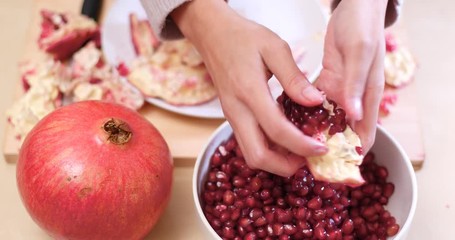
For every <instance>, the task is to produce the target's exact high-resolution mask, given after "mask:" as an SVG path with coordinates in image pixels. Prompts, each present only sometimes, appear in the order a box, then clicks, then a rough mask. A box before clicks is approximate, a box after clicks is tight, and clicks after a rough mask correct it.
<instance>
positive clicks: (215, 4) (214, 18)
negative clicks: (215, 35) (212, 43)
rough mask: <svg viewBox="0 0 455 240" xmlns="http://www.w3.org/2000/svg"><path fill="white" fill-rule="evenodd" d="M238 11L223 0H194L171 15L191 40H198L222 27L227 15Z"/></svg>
mask: <svg viewBox="0 0 455 240" xmlns="http://www.w3.org/2000/svg"><path fill="white" fill-rule="evenodd" d="M235 14H236V13H235V12H234V11H233V10H232V9H231V8H230V7H229V6H228V5H227V4H226V2H224V1H222V0H192V1H188V2H186V3H184V4H182V5H181V6H180V7H178V8H176V9H175V10H174V11H173V12H172V13H171V17H172V19H173V20H174V22H175V23H176V25H177V26H178V27H179V29H180V31H181V32H182V33H183V35H185V37H186V38H188V39H189V40H190V41H192V42H193V43H194V42H198V40H199V39H201V38H202V37H206V35H207V34H208V33H210V32H212V31H213V29H215V28H222V26H223V24H224V23H228V21H226V17H229V16H231V15H235Z"/></svg>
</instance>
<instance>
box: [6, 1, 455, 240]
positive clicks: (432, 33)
mask: <svg viewBox="0 0 455 240" xmlns="http://www.w3.org/2000/svg"><path fill="white" fill-rule="evenodd" d="M50 2H51V3H52V9H55V10H58V9H75V11H77V10H78V9H80V1H62V0H59V1H56V0H53V1H50V0H34V1H33V0H15V1H13V0H3V1H1V2H0V29H1V30H2V32H3V34H2V37H1V38H0V49H1V51H0V53H1V55H0V84H1V86H0V96H1V101H0V112H2V113H4V112H5V110H6V109H7V108H8V107H9V106H11V104H12V101H13V99H14V92H15V87H16V82H17V80H18V69H17V63H18V62H19V61H20V60H23V59H24V56H27V54H30V52H29V51H28V49H30V48H32V47H33V46H31V45H30V41H28V39H27V38H28V37H29V36H30V35H32V34H33V31H35V32H36V31H38V30H37V26H38V25H37V24H36V23H35V24H32V25H30V22H31V21H32V19H36V14H37V13H36V11H33V9H36V8H34V7H36V6H34V5H33V4H37V5H40V4H44V5H45V4H49V3H50ZM406 2H407V3H408V4H407V5H404V8H403V15H402V24H403V25H404V27H406V30H407V33H408V35H409V36H408V38H409V44H410V47H411V49H412V51H413V52H414V53H415V55H416V56H417V58H418V59H419V65H420V68H419V71H418V73H417V79H418V81H417V82H416V84H415V86H414V87H415V88H416V90H417V91H416V92H417V94H416V95H415V96H414V97H415V99H416V101H417V102H418V104H419V107H420V108H419V112H418V117H419V118H420V119H421V123H422V124H421V125H422V131H423V132H422V133H423V136H424V138H423V139H424V140H425V150H426V159H427V161H426V163H425V166H424V167H423V169H422V170H420V171H418V172H417V179H418V184H419V201H418V206H417V212H416V216H415V219H414V223H413V226H412V228H411V232H410V235H409V238H408V239H412V240H414V239H417V240H419V239H425V240H426V239H451V237H452V234H451V233H450V231H449V230H450V227H451V226H453V219H454V218H455V212H454V209H455V187H453V185H452V184H451V182H452V176H453V173H452V171H453V169H454V168H455V160H454V159H453V157H452V155H453V154H452V149H451V147H452V145H453V143H454V142H455V141H454V140H455V139H454V137H453V136H454V134H453V133H455V124H453V123H452V121H453V120H455V111H454V110H453V109H454V108H453V106H452V104H453V103H454V102H455V94H453V93H452V92H453V89H455V81H454V80H455V79H454V77H453V73H452V71H451V70H452V69H453V67H454V66H455V48H454V47H453V45H451V43H453V42H455V41H454V40H455V28H454V27H453V24H454V23H455V17H453V16H452V12H453V10H455V2H452V1H449V0H441V1H439V2H438V3H437V4H436V3H430V2H429V1H424V0H414V1H412V2H411V1H406ZM422 16H424V17H422ZM30 27H31V28H30ZM24 46H25V49H24ZM142 111H144V112H146V113H147V114H151V115H149V116H147V117H148V118H149V119H150V120H151V121H152V122H153V121H156V122H154V124H156V125H158V127H159V125H163V124H166V123H165V122H160V121H161V120H156V119H167V118H174V117H175V116H173V114H172V113H168V112H166V111H163V110H160V109H157V108H154V107H152V106H147V108H146V109H144V110H142ZM1 116H4V114H2V115H1ZM155 116H160V117H163V116H164V118H160V117H158V118H156V117H155ZM154 119H155V120H154ZM176 119H181V120H177V121H182V122H180V124H189V125H191V126H192V127H190V128H185V129H192V130H190V131H189V132H188V131H187V132H183V134H184V136H182V138H181V139H182V142H180V143H178V144H179V145H180V144H194V145H189V148H188V149H189V151H194V148H195V147H199V146H201V144H202V142H192V143H191V142H190V143H188V142H187V141H186V140H185V138H186V137H188V136H192V135H193V134H201V131H202V134H205V135H204V136H208V135H210V133H211V131H212V129H215V128H216V127H217V126H218V125H219V124H220V123H221V121H219V120H204V121H206V122H205V124H206V126H208V128H206V127H204V128H198V126H199V124H196V122H197V121H200V120H197V119H192V118H184V119H182V118H176ZM174 130H175V131H174V132H172V131H166V134H174V133H178V134H181V133H182V132H181V129H178V128H176V129H174ZM4 133H5V121H0V136H3V135H4ZM166 134H165V135H166ZM0 141H3V139H1V140H0ZM201 141H203V140H201ZM0 143H2V142H0ZM1 146H3V143H2V144H1ZM176 146H178V145H176ZM171 148H172V147H171ZM188 154H189V153H188ZM191 154H194V153H191ZM193 162H194V158H190V159H188V161H185V162H182V161H180V162H179V164H178V165H177V167H176V168H175V175H174V176H175V182H174V189H173V195H172V199H171V203H170V206H169V207H168V208H167V210H166V212H165V215H164V216H163V218H162V219H161V220H160V222H159V223H158V225H157V227H156V228H155V229H154V231H152V233H151V234H150V236H149V237H148V239H201V238H202V235H201V234H202V232H201V231H200V229H199V228H198V225H197V223H196V221H195V220H196V212H195V209H194V207H193V201H192V192H191V176H192V171H193V168H192V163H193ZM435 189H437V190H435ZM0 190H1V193H0V196H1V197H0V216H1V218H0V239H49V237H48V236H46V234H45V233H44V232H42V231H41V230H40V229H39V228H38V226H37V225H36V224H35V223H34V222H33V221H32V220H31V218H30V217H29V216H28V214H27V213H26V211H25V209H24V208H23V206H22V204H21V202H20V198H19V195H18V192H17V189H16V183H15V165H14V164H10V163H7V162H6V161H4V159H3V156H1V157H0Z"/></svg>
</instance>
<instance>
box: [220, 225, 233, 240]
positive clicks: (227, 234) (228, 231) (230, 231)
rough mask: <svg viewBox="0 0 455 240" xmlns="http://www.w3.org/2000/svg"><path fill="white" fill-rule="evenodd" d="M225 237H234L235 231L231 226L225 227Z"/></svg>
mask: <svg viewBox="0 0 455 240" xmlns="http://www.w3.org/2000/svg"><path fill="white" fill-rule="evenodd" d="M223 237H225V238H234V237H235V232H234V229H232V228H231V227H223Z"/></svg>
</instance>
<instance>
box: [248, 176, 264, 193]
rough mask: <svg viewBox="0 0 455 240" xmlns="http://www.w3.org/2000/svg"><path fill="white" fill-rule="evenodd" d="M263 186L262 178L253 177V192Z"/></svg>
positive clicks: (251, 184)
mask: <svg viewBox="0 0 455 240" xmlns="http://www.w3.org/2000/svg"><path fill="white" fill-rule="evenodd" d="M261 186H262V180H261V179H260V178H258V177H254V178H253V179H251V182H250V189H251V191H253V192H257V191H259V189H261Z"/></svg>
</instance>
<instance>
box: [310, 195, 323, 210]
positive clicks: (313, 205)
mask: <svg viewBox="0 0 455 240" xmlns="http://www.w3.org/2000/svg"><path fill="white" fill-rule="evenodd" d="M321 206H322V200H321V198H320V197H319V196H316V197H314V198H312V199H311V200H310V201H309V202H308V208H310V209H319V208H321Z"/></svg>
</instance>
